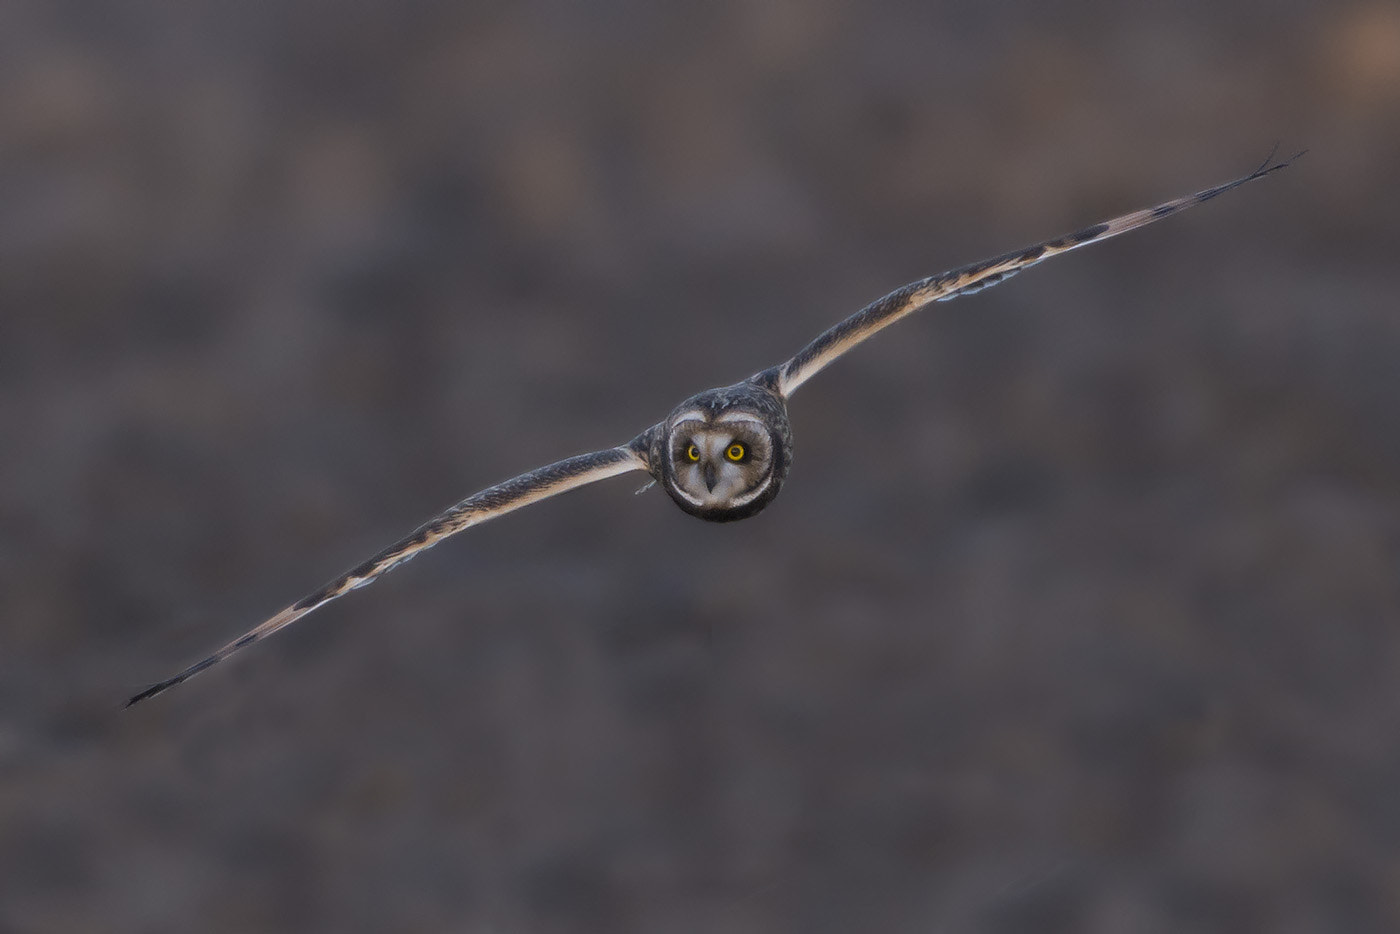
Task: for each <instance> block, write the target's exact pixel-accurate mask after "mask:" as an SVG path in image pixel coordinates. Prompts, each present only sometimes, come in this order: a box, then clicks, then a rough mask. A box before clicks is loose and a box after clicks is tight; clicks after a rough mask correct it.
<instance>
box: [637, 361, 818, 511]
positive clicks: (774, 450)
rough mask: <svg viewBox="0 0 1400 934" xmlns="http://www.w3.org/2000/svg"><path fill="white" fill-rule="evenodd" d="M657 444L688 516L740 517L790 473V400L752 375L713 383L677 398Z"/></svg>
mask: <svg viewBox="0 0 1400 934" xmlns="http://www.w3.org/2000/svg"><path fill="white" fill-rule="evenodd" d="M663 425H664V430H663V431H662V432H661V435H660V438H659V442H660V444H659V445H658V446H659V448H660V450H658V451H656V452H655V454H656V455H657V457H656V459H657V460H659V461H660V463H661V472H660V480H661V482H662V485H663V486H665V488H666V492H667V493H669V494H670V495H671V499H673V500H675V501H676V505H678V506H680V507H681V509H684V510H685V511H686V512H688V513H690V514H691V515H692V516H698V517H699V518H701V519H709V520H711V521H714V522H729V521H732V520H734V519H743V518H746V517H748V516H751V515H753V514H754V513H756V512H758V511H759V510H760V509H762V508H763V507H764V506H767V505H768V504H769V503H770V502H772V501H773V497H775V496H777V495H778V490H779V488H780V487H782V485H783V480H785V479H786V478H787V472H788V466H789V463H790V460H791V450H792V435H791V429H790V428H789V425H788V418H787V407H786V406H785V405H784V404H783V402H782V400H781V399H779V398H778V397H777V395H775V394H774V393H773V392H772V391H771V390H770V389H768V388H766V387H764V386H761V385H758V384H755V383H753V382H744V383H740V384H738V385H737V386H727V387H725V388H723V389H711V390H709V391H707V392H702V393H700V394H699V395H696V396H692V397H691V398H689V399H687V400H685V401H684V402H682V403H681V404H680V405H678V406H677V407H676V409H675V411H673V412H672V413H671V414H670V416H668V417H667V419H666V421H665V422H664V423H663Z"/></svg>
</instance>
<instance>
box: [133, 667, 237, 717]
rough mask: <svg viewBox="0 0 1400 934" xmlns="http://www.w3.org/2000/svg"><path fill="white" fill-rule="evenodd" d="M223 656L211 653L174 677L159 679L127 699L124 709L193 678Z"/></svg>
mask: <svg viewBox="0 0 1400 934" xmlns="http://www.w3.org/2000/svg"><path fill="white" fill-rule="evenodd" d="M221 658H223V654H216V655H211V656H209V657H208V658H206V659H204V660H203V661H201V662H196V663H195V664H193V665H191V666H190V667H188V668H186V669H185V670H184V671H182V672H180V673H179V674H178V675H176V676H175V677H173V678H166V679H165V680H164V681H157V682H156V683H155V684H153V685H151V686H150V687H148V688H146V690H144V691H142V692H141V693H140V694H135V695H132V698H131V700H129V701H127V702H126V703H125V704H122V709H123V710H125V709H126V708H128V707H130V706H131V705H132V704H136V703H140V702H141V701H143V700H145V699H146V698H148V697H155V696H156V695H157V694H159V693H160V692H161V691H164V690H165V689H166V688H173V687H174V686H175V685H177V684H179V683H180V682H181V681H187V680H189V679H190V678H193V677H194V676H195V675H197V674H199V673H200V672H201V671H203V670H204V669H206V668H208V667H209V666H210V665H213V664H215V663H216V662H218V660H219V659H221Z"/></svg>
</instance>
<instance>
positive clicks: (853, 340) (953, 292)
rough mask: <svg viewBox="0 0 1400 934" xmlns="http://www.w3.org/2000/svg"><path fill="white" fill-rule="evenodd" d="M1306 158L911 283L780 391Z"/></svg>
mask: <svg viewBox="0 0 1400 934" xmlns="http://www.w3.org/2000/svg"><path fill="white" fill-rule="evenodd" d="M1302 154H1303V153H1301V152H1300V153H1296V154H1295V155H1293V156H1292V157H1290V158H1289V159H1286V160H1284V161H1282V162H1274V161H1273V154H1272V153H1270V154H1269V158H1268V159H1265V160H1264V162H1263V164H1262V165H1260V166H1259V168H1257V169H1255V170H1254V171H1253V172H1251V173H1249V174H1248V175H1245V176H1242V177H1240V178H1237V179H1235V180H1234V181H1231V182H1226V183H1225V184H1223V185H1216V186H1215V187H1214V188H1207V189H1206V190H1205V191H1199V192H1197V193H1195V194H1194V195H1187V196H1185V197H1184V198H1177V199H1175V200H1174V201H1168V202H1166V203H1164V204H1159V205H1157V206H1156V207H1152V208H1146V209H1144V210H1141V211H1134V212H1132V213H1131V214H1124V215H1123V216H1121V217H1115V218H1114V219H1113V220H1110V221H1104V222H1103V223H1101V224H1094V225H1092V226H1090V227H1085V228H1084V229H1082V230H1078V231H1076V232H1074V233H1072V234H1067V235H1065V236H1063V237H1056V238H1055V239H1053V240H1046V241H1045V242H1043V243H1037V244H1035V245H1034V246H1029V247H1025V248H1023V249H1020V250H1013V251H1012V252H1010V253H1003V254H1002V255H1001V256H996V257H993V258H992V259H987V260H983V261H981V262H979V263H973V264H971V265H969V266H963V267H960V268H958V269H952V270H949V271H948V272H944V273H939V274H938V275H936V276H929V277H928V278H927V279H920V280H919V281H918V282H911V283H909V284H908V285H906V286H903V287H902V288H899V289H896V290H895V291H893V292H891V293H890V294H889V295H886V296H885V297H884V298H881V299H879V300H878V301H875V302H873V303H871V304H870V305H867V306H866V307H865V308H863V309H861V310H860V311H858V312H856V313H855V314H854V315H851V316H850V317H849V318H847V319H846V320H844V321H842V322H840V323H839V324H836V325H834V326H832V327H830V328H828V329H827V330H826V331H824V332H822V333H821V334H820V335H819V336H818V337H817V338H816V339H815V340H813V341H812V342H811V343H810V344H808V345H807V346H806V347H804V348H802V350H800V351H798V353H797V355H796V356H794V357H793V358H792V359H791V360H788V361H787V362H786V363H784V364H782V366H780V367H779V368H778V377H777V388H778V392H779V393H780V394H781V395H782V396H784V397H785V398H786V397H787V396H790V395H791V394H792V393H793V392H794V391H795V390H796V389H797V387H799V386H801V385H802V384H803V383H805V382H806V381H807V380H809V379H811V378H812V377H813V376H815V375H816V374H817V373H819V372H820V371H821V370H822V369H823V368H825V367H826V365H827V364H829V363H831V361H833V360H835V359H836V358H837V357H839V356H841V355H842V354H844V353H846V352H847V351H848V350H850V349H851V348H853V347H855V346H857V345H858V344H860V343H861V342H863V341H864V340H866V339H867V338H869V337H870V336H871V335H873V334H875V333H876V332H878V331H881V330H883V329H884V328H887V327H889V326H890V325H891V324H894V323H895V322H896V321H898V320H899V319H901V318H903V317H906V316H907V315H910V314H912V313H914V312H916V311H918V310H919V309H921V308H924V307H926V306H928V305H929V304H931V303H933V302H939V301H947V300H948V299H950V298H957V297H958V296H959V295H969V294H971V293H973V292H977V291H980V290H982V289H985V288H988V287H989V286H993V285H996V284H997V283H999V282H1005V281H1006V280H1007V279H1009V278H1011V277H1012V276H1014V275H1015V274H1016V273H1018V272H1020V271H1021V270H1022V269H1025V268H1027V267H1029V266H1034V265H1035V264H1036V263H1038V262H1040V261H1041V260H1043V259H1046V258H1047V257H1050V256H1055V255H1056V254H1059V253H1068V252H1069V251H1070V250H1075V249H1078V248H1079V247H1082V246H1086V245H1088V244H1090V243H1097V242H1098V241H1100V240H1107V239H1108V238H1109V237H1116V236H1118V235H1119V234H1122V233H1127V232H1128V231H1130V230H1136V229H1137V228H1139V227H1144V226H1146V225H1148V224H1151V223H1154V222H1155V221H1159V220H1161V219H1162V218H1164V217H1170V216H1171V215H1173V214H1176V213H1177V212H1179V211H1184V210H1186V209H1187V208H1189V207H1193V206H1195V205H1197V204H1200V203H1201V202H1203V201H1209V200H1210V199H1212V198H1214V197H1215V196H1217V195H1220V194H1224V193H1225V192H1227V191H1229V190H1231V189H1232V188H1238V187H1239V186H1241V185H1243V184H1245V183H1246V182H1252V181H1254V180H1255V179H1256V178H1263V177H1264V176H1265V175H1268V174H1270V173H1271V172H1277V171H1278V170H1279V169H1282V168H1284V167H1286V166H1287V165H1289V164H1290V163H1291V162H1292V161H1293V160H1294V159H1297V158H1298V157H1299V156H1301V155H1302Z"/></svg>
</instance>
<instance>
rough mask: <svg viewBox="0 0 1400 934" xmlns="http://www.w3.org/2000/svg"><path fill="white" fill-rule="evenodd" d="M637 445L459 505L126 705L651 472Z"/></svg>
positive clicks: (510, 483)
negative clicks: (492, 535)
mask: <svg viewBox="0 0 1400 934" xmlns="http://www.w3.org/2000/svg"><path fill="white" fill-rule="evenodd" d="M634 445H636V442H634V444H633V445H624V446H621V447H616V448H611V449H609V450H606V451H598V452H596V453H593V454H581V455H579V456H577V457H570V458H568V459H566V460H562V461H559V462H558V463H555V464H550V465H549V466H547V467H541V468H539V469H538V470H532V471H530V472H529V473H527V474H521V475H520V476H518V477H515V478H514V479H511V480H507V481H505V482H504V483H499V484H497V485H496V486H493V487H489V488H488V489H485V490H482V491H481V492H480V493H476V494H473V495H472V496H469V497H467V498H466V499H464V500H462V501H461V502H460V503H458V504H457V505H455V506H453V507H451V508H450V509H447V510H445V511H443V512H441V513H439V514H438V515H436V516H434V517H433V518H431V519H429V520H428V521H427V522H425V523H423V525H421V526H419V527H418V528H417V529H415V530H414V531H413V533H412V534H410V535H408V536H407V537H406V538H404V539H402V540H400V541H398V542H395V543H394V544H392V545H390V546H389V547H388V548H385V549H384V550H383V551H381V552H379V554H377V555H375V556H374V557H373V558H370V559H369V560H368V561H365V562H364V563H362V564H360V565H358V566H356V567H354V568H352V569H351V570H349V571H346V572H345V573H344V574H342V575H340V576H339V577H337V578H335V579H334V580H332V581H330V582H329V583H327V584H326V585H325V586H324V587H322V588H321V589H319V590H317V591H316V592H315V593H312V594H308V595H307V596H306V597H304V598H302V599H301V600H299V601H297V602H296V603H294V604H292V605H291V606H289V607H287V608H286V609H284V610H282V611H281V612H279V613H277V614H276V615H275V616H273V617H271V618H270V619H268V620H266V621H265V622H263V623H261V624H259V625H258V626H257V627H255V628H254V629H252V630H250V631H249V632H247V633H246V634H244V635H242V636H239V637H238V638H237V639H235V640H233V641H232V642H230V643H229V644H228V645H225V646H224V647H223V648H221V649H219V650H218V651H216V652H214V653H213V654H212V655H210V656H209V657H208V658H205V659H203V660H201V661H198V662H196V663H195V664H193V665H191V666H190V667H188V668H186V669H185V670H184V671H182V672H180V673H179V674H177V675H175V676H174V677H173V678H167V679H166V680H164V681H161V682H160V683H158V684H153V685H151V686H150V687H148V688H146V690H144V691H142V692H141V693H139V694H136V695H135V696H133V697H132V698H131V699H130V700H128V701H127V702H126V706H128V707H130V706H131V705H132V704H134V703H136V702H137V701H142V700H145V699H146V698H148V697H152V696H154V695H156V694H159V693H160V692H161V691H164V690H165V689H166V688H170V687H174V686H175V685H177V684H179V683H180V682H181V681H185V680H188V679H189V678H192V677H194V676H195V675H197V674H199V673H200V672H201V671H203V670H204V669H206V668H209V667H211V666H213V665H216V664H218V663H219V662H221V661H223V660H224V659H226V658H228V657H229V656H230V655H232V654H233V653H234V652H237V651H238V650H239V649H242V648H245V647H247V646H250V645H252V644H253V643H254V642H258V641H260V640H262V639H265V638H267V637H268V636H270V635H272V634H273V633H274V632H276V631H277V630H279V629H282V628H283V627H285V626H288V625H290V624H292V623H294V622H296V621H297V620H299V619H301V618H302V617H303V616H305V615H306V614H308V613H310V612H311V611H312V610H316V609H319V608H320V607H323V606H325V605H326V604H327V603H330V602H331V601H332V600H334V599H335V598H337V597H340V596H343V595H344V594H346V593H349V592H350V591H352V590H354V589H355V588H357V587H363V586H365V585H366V584H368V583H370V582H372V581H374V580H375V579H376V578H378V577H379V576H380V575H382V574H384V573H385V572H386V571H389V570H390V569H392V568H394V567H396V566H397V565H400V564H402V563H403V562H405V561H407V560H408V559H409V558H412V557H413V556H414V555H416V554H418V553H419V552H421V551H425V550H427V549H429V548H431V547H433V546H434V545H436V544H437V543H438V542H440V541H442V540H443V539H444V538H447V537H448V536H449V535H455V534H457V533H458V532H461V531H463V530H464V529H469V528H471V527H472V526H474V525H480V524H481V523H483V522H485V521H487V520H488V519H494V518H496V517H497V516H503V515H505V514H506V513H508V512H512V511H514V510H516V509H519V508H520V507H522V506H528V505H530V504H531V503H535V502H539V501H540V500H542V499H547V498H549V497H551V496H556V495H558V494H560V493H563V492H566V491H568V490H572V489H575V488H576V487H581V486H585V485H587V484H589V483H596V482H597V481H599V480H606V479H607V478H609V477H615V476H618V475H619V474H624V473H630V472H632V471H635V470H647V469H648V465H647V462H646V459H645V456H644V451H643V450H641V449H640V448H639V447H636V446H634Z"/></svg>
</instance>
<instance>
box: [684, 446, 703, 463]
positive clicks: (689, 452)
mask: <svg viewBox="0 0 1400 934" xmlns="http://www.w3.org/2000/svg"><path fill="white" fill-rule="evenodd" d="M685 456H686V458H688V459H689V460H692V461H698V460H699V459H700V449H699V448H697V447H696V446H695V445H693V444H692V445H691V446H690V447H688V448H686V449H685Z"/></svg>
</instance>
